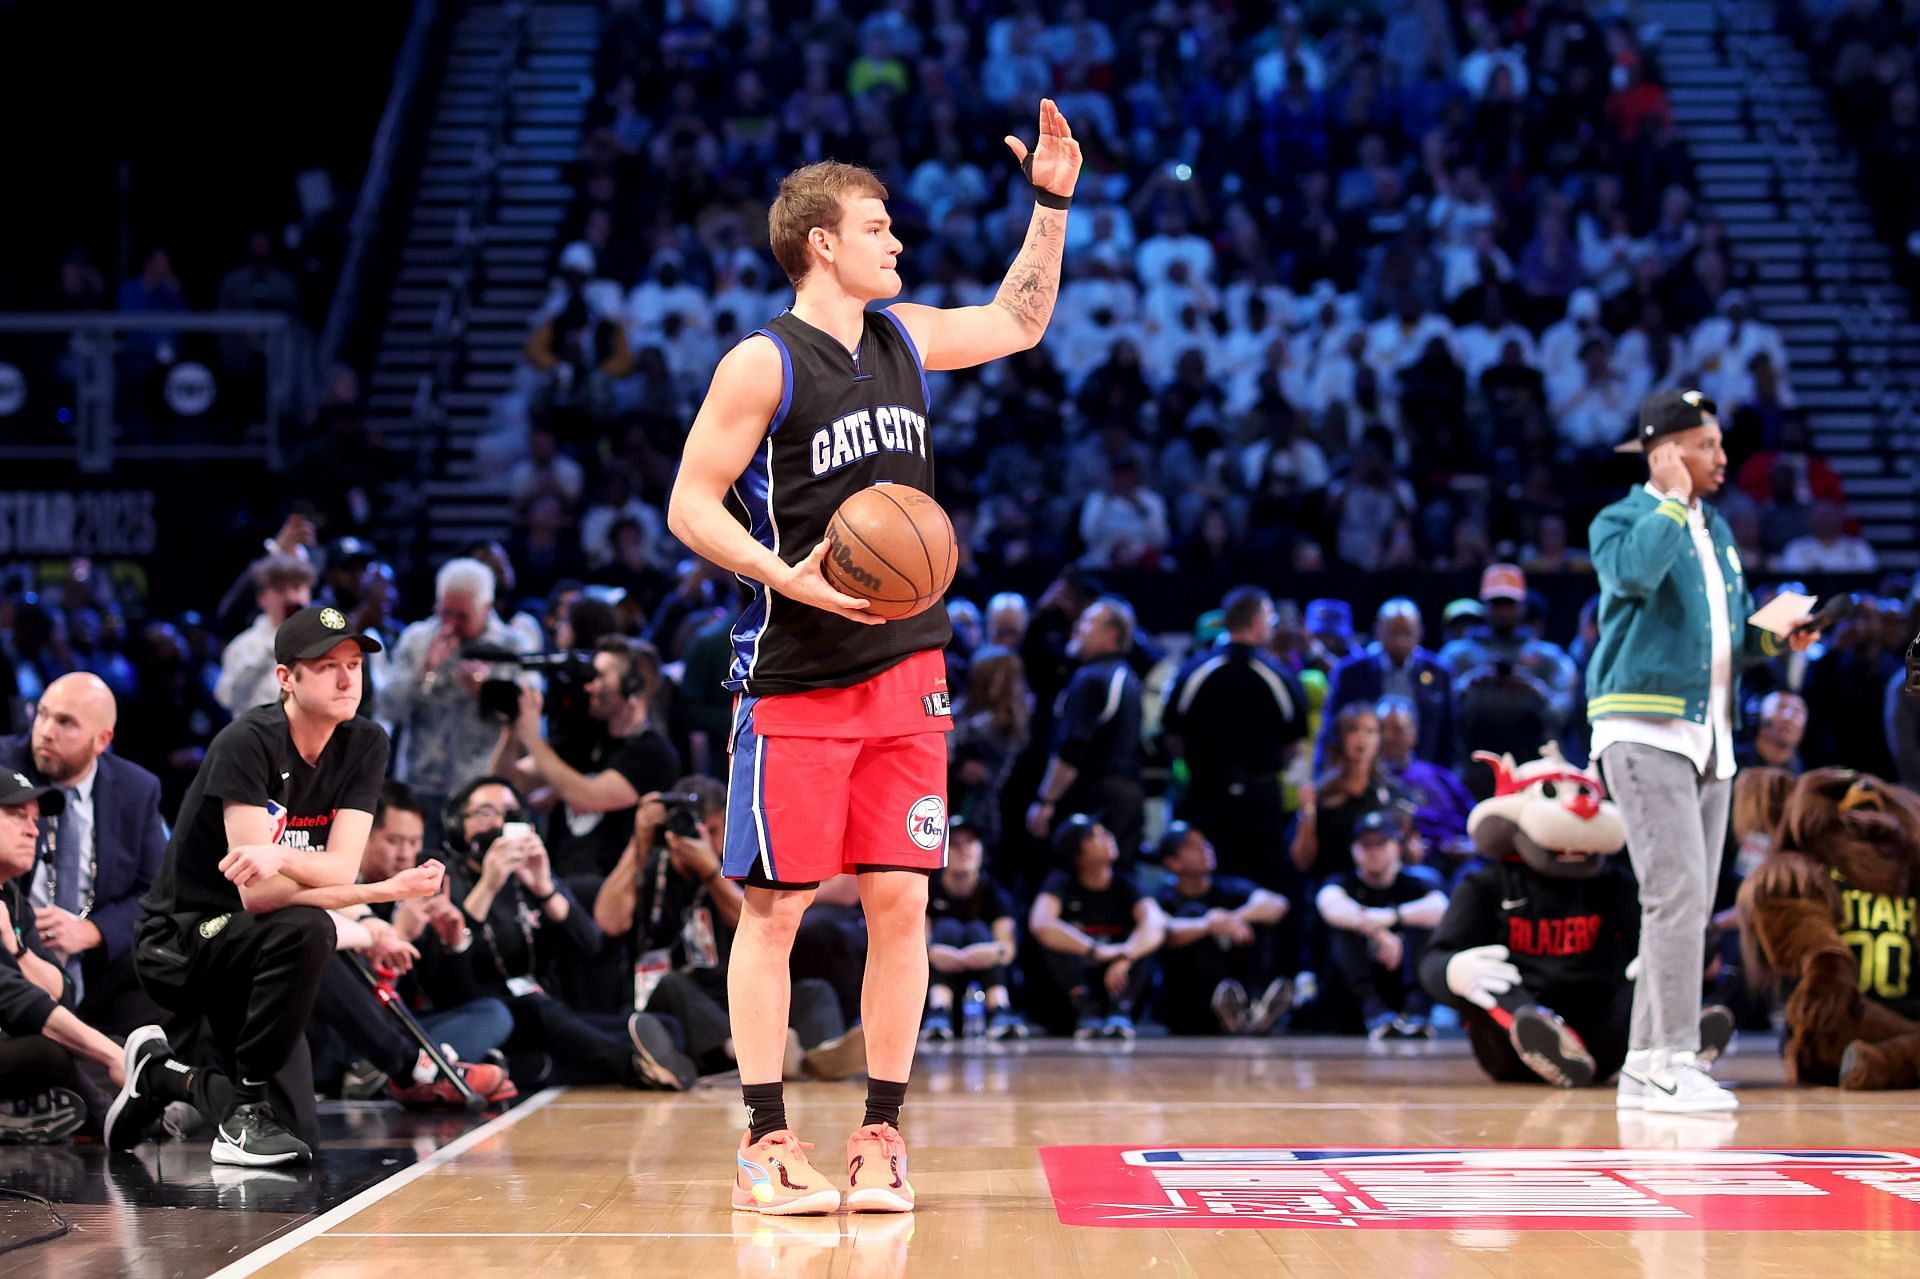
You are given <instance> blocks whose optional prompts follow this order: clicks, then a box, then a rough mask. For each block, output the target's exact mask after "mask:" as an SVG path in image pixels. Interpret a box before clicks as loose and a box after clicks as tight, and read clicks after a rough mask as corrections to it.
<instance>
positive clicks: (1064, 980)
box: [1027, 813, 1166, 1039]
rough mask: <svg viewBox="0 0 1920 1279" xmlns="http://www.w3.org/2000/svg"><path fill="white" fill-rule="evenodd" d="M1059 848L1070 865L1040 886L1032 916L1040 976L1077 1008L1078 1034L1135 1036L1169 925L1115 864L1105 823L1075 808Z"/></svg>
mask: <svg viewBox="0 0 1920 1279" xmlns="http://www.w3.org/2000/svg"><path fill="white" fill-rule="evenodd" d="M1053 848H1054V857H1055V860H1056V861H1057V862H1060V863H1062V864H1064V866H1065V869H1063V870H1056V871H1054V872H1053V873H1052V874H1051V875H1049V876H1047V878H1046V879H1045V880H1044V881H1043V882H1042V883H1041V885H1040V891H1039V893H1037V894H1036V895H1035V896H1034V899H1033V909H1032V911H1031V912H1030V913H1029V914H1028V917H1027V931H1028V932H1030V933H1032V934H1033V939H1034V941H1035V942H1037V943H1039V946H1038V950H1039V959H1040V961H1041V964H1040V972H1039V973H1038V974H1036V976H1038V977H1039V978H1040V979H1041V980H1043V981H1045V982H1046V983H1047V984H1048V985H1049V986H1050V987H1051V993H1052V994H1053V995H1054V996H1055V998H1056V999H1058V998H1060V997H1064V998H1065V999H1066V1000H1067V1002H1069V1003H1070V1004H1071V1005H1072V1007H1073V1015H1074V1028H1073V1037H1074V1038H1075V1039H1093V1038H1095V1037H1098V1038H1102V1039H1132V1038H1133V1035H1134V1028H1133V1014H1134V1010H1135V1009H1136V1008H1138V1007H1139V1003H1140V1000H1141V998H1142V997H1143V996H1144V995H1145V994H1146V992H1147V990H1148V989H1149V987H1150V986H1151V984H1152V980H1153V967H1152V963H1151V959H1152V956H1153V955H1154V953H1155V952H1156V951H1158V950H1159V949H1160V945H1161V942H1162V941H1164V940H1165V937H1166V922H1165V920H1163V919H1162V918H1161V915H1160V908H1159V907H1158V906H1157V905H1155V904H1154V900H1153V898H1151V897H1149V896H1147V895H1146V894H1144V893H1142V892H1141V891H1140V890H1139V888H1137V887H1135V885H1134V882H1133V879H1132V877H1131V876H1129V875H1128V874H1127V873H1126V872H1125V871H1123V870H1117V869H1115V867H1114V863H1115V862H1116V861H1117V860H1119V856H1120V849H1119V845H1118V844H1116V843H1115V842H1114V837H1113V835H1112V833H1111V832H1109V831H1108V830H1107V828H1106V827H1104V826H1102V825H1101V824H1100V823H1098V822H1096V821H1094V820H1093V819H1091V818H1089V817H1087V816H1085V815H1083V814H1078V813H1076V814H1075V815H1074V816H1072V817H1070V818H1068V819H1067V820H1066V821H1064V822H1062V823H1060V827H1059V829H1058V830H1056V831H1055V832H1054V835H1053Z"/></svg>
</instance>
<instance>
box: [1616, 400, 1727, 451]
mask: <svg viewBox="0 0 1920 1279" xmlns="http://www.w3.org/2000/svg"><path fill="white" fill-rule="evenodd" d="M1719 415H1720V408H1719V406H1718V405H1716V404H1715V403H1714V402H1713V401H1712V400H1710V399H1708V398H1707V397H1706V396H1704V395H1702V394H1701V393H1700V392H1698V391H1655V392H1654V393H1653V394H1652V395H1649V396H1648V397H1647V398H1646V399H1644V400H1642V401H1641V402H1640V416H1639V418H1638V419H1636V421H1637V423H1638V424H1637V425H1636V426H1635V427H1634V428H1633V438H1632V439H1630V440H1628V441H1627V442H1626V443H1625V444H1616V445H1615V446H1614V449H1613V451H1614V452H1615V453H1645V452H1646V451H1647V450H1648V449H1650V448H1652V447H1653V446H1654V444H1655V442H1657V441H1658V440H1659V439H1660V438H1661V437H1663V436H1667V435H1678V434H1679V433H1680V432H1682V431H1691V430H1692V429H1693V428H1694V427H1696V426H1699V425H1700V424H1701V423H1702V422H1704V421H1706V420H1707V419H1708V418H1710V417H1718V416H1719Z"/></svg>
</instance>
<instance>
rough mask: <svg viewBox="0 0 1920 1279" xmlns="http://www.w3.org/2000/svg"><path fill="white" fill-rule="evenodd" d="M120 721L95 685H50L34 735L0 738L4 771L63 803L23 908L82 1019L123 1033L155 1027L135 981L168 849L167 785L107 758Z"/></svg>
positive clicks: (46, 826) (65, 681) (83, 679)
mask: <svg viewBox="0 0 1920 1279" xmlns="http://www.w3.org/2000/svg"><path fill="white" fill-rule="evenodd" d="M117 718H118V711H117V709H116V707H115V705H114V700H113V693H112V691H111V690H109V689H108V688H107V686H106V685H105V684H103V683H101V682H100V680H99V679H97V678H95V677H94V676H92V675H82V674H74V675H63V676H61V677H60V678H59V679H57V680H55V681H54V682H53V683H52V684H49V685H48V686H47V691H46V692H45V693H44V694H42V695H41V698H40V703H39V705H38V706H37V707H36V708H35V711H34V719H33V730H32V732H31V733H30V734H21V735H17V736H13V737H6V738H0V769H4V770H8V771H11V772H14V773H17V774H20V775H22V776H24V777H26V778H27V780H28V782H29V783H30V784H31V785H33V786H35V787H47V788H50V789H52V790H54V791H56V792H57V793H58V794H59V795H60V796H61V798H62V799H63V801H64V803H63V804H62V805H61V807H60V808H59V810H58V811H57V812H54V813H52V814H50V815H49V817H48V818H47V819H46V820H45V821H44V822H43V823H42V830H41V847H40V850H39V853H38V855H37V856H36V857H35V862H34V866H33V867H32V870H31V873H30V874H29V875H28V877H27V880H26V887H27V891H26V894H25V899H24V900H25V902H26V903H27V904H29V905H30V906H31V907H32V908H33V918H32V921H31V922H32V923H33V925H34V927H35V929H36V931H37V932H38V934H39V938H40V942H41V944H42V945H43V946H44V947H45V948H46V950H47V952H48V953H49V954H51V955H52V956H53V957H54V962H55V963H56V964H58V965H59V966H60V969H61V971H62V972H63V973H64V974H65V976H66V979H67V982H68V984H69V987H70V990H71V993H72V997H73V1008H74V1011H75V1013H76V1014H78V1015H79V1017H80V1018H81V1020H83V1021H85V1022H86V1023H87V1024H88V1025H90V1026H96V1027H98V1028H100V1029H101V1030H104V1031H106V1032H107V1033H108V1034H112V1035H127V1034H130V1033H132V1032H133V1031H134V1030H135V1029H136V1028H137V1027H140V1026H144V1025H147V1024H149V1023H151V1022H154V1021H158V1020H160V1011H159V1009H158V1008H157V1007H155V1005H154V1004H153V1002H152V1001H151V1000H149V999H148V998H147V997H146V995H145V994H144V993H143V992H142V991H141V989H140V984H139V981H138V979H137V978H136V977H135V976H134V971H133V930H134V924H135V923H136V922H137V921H138V920H139V916H140V899H141V897H143V896H145V895H146V891H147V889H149V888H150V887H152V886H153V877H154V876H155V875H156V874H158V873H159V871H160V859H161V858H162V857H163V856H164V855H165V854H166V851H167V828H166V824H165V822H163V821H162V820H161V816H160V782H159V779H158V778H156V777H155V776H154V775H153V774H152V773H150V772H148V771H147V770H146V769H144V768H142V767H140V766H139V765H138V764H135V763H133V762H132V761H130V760H126V759H122V758H120V757H119V756H118V755H116V754H114V753H113V752H112V746H113V741H114V727H115V723H116V721H117Z"/></svg>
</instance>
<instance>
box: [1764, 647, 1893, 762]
mask: <svg viewBox="0 0 1920 1279" xmlns="http://www.w3.org/2000/svg"><path fill="white" fill-rule="evenodd" d="M1902 674H1903V675H1904V674H1905V672H1902ZM1756 718H1757V719H1758V720H1759V726H1758V727H1757V728H1756V729H1755V730H1754V735H1753V740H1752V741H1751V742H1747V743H1745V744H1744V745H1742V746H1740V747H1737V748H1736V749H1735V750H1734V759H1735V761H1736V762H1737V763H1738V764H1739V765H1740V767H1741V768H1742V769H1748V768H1778V769H1784V770H1785V771H1786V772H1788V773H1790V774H1792V775H1793V776H1795V777H1798V776H1799V775H1800V774H1801V773H1802V772H1803V771H1805V768H1806V765H1805V764H1803V763H1802V762H1801V760H1800V743H1801V741H1802V739H1804V738H1805V737H1806V734H1807V702H1806V699H1805V698H1803V697H1801V696H1800V695H1799V694H1798V693H1789V692H1786V691H1785V690H1783V689H1775V690H1774V691H1773V692H1771V693H1768V694H1767V695H1766V696H1765V697H1762V698H1761V699H1760V705H1759V707H1758V709H1757V715H1756Z"/></svg>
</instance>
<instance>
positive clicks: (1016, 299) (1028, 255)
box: [993, 206, 1067, 338]
mask: <svg viewBox="0 0 1920 1279" xmlns="http://www.w3.org/2000/svg"><path fill="white" fill-rule="evenodd" d="M1066 232H1067V214H1066V211H1065V210H1064V209H1043V208H1040V207H1038V206H1036V207H1035V208H1034V210H1033V221H1032V223H1031V224H1030V225H1029V226H1028V227H1027V240H1026V243H1025V244H1022V245H1021V246H1020V256H1018V257H1016V258H1015V259H1014V260H1013V265H1012V266H1010V267H1008V268H1007V275H1006V278H1005V279H1003V280H1002V281H1000V289H999V292H997V293H995V294H994V295H993V303H994V305H995V306H998V307H1003V308H1005V309H1006V310H1007V311H1008V312H1009V313H1010V314H1011V315H1012V316H1013V318H1014V319H1016V320H1018V321H1019V322H1020V326H1021V327H1022V328H1026V329H1031V330H1033V332H1034V335H1035V337H1036V338H1037V337H1038V336H1039V334H1040V333H1042V332H1044V331H1045V330H1046V327H1047V321H1048V320H1050V319H1052V318H1053V304H1054V301H1055V299H1057V298H1058V297H1059V296H1060V258H1061V255H1062V253H1063V252H1064V250H1065V248H1066Z"/></svg>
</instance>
